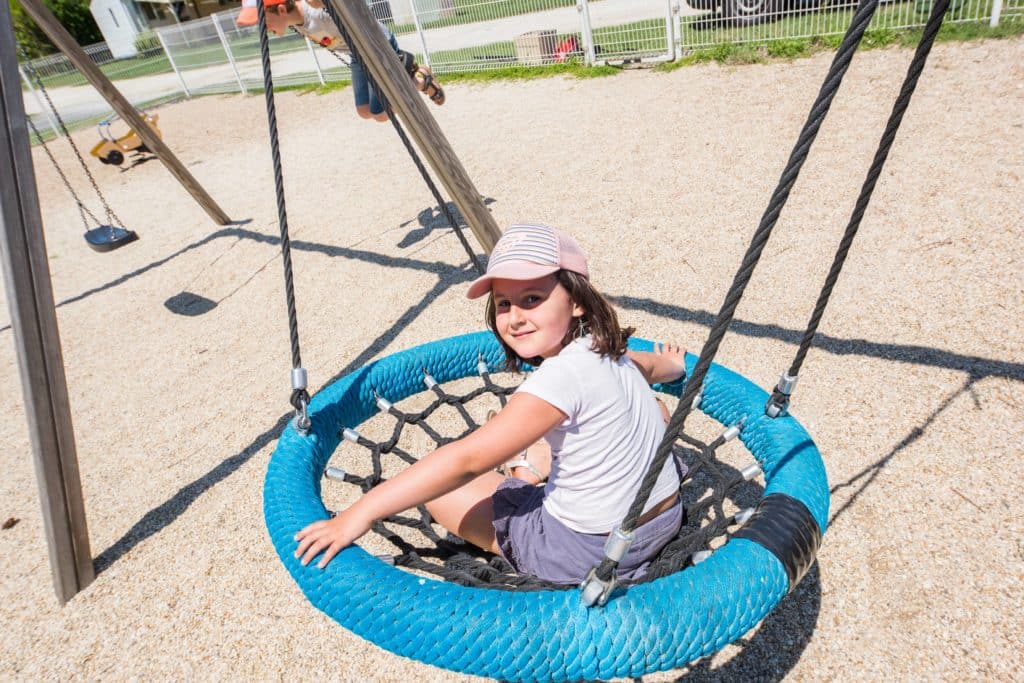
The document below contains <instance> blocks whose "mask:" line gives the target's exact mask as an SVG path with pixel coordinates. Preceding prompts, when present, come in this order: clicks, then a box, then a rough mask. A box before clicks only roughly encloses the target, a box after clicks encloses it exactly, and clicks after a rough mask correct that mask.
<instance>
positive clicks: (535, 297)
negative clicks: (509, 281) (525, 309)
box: [526, 294, 540, 304]
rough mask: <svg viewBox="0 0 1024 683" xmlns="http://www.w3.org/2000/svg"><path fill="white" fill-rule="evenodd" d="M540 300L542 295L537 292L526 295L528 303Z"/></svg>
mask: <svg viewBox="0 0 1024 683" xmlns="http://www.w3.org/2000/svg"><path fill="white" fill-rule="evenodd" d="M538 301H540V297H539V296H538V295H536V294H530V295H528V296H527V297H526V303H528V304H535V303H537V302H538Z"/></svg>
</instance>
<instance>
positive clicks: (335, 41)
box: [295, 4, 350, 52]
mask: <svg viewBox="0 0 1024 683" xmlns="http://www.w3.org/2000/svg"><path fill="white" fill-rule="evenodd" d="M302 14H303V17H304V18H305V22H304V23H303V24H302V26H296V27H295V30H296V31H298V32H299V33H301V34H302V35H304V36H305V37H307V38H309V39H310V40H312V41H313V42H314V43H316V44H317V45H320V46H321V47H326V48H327V49H328V50H330V51H331V52H350V50H349V48H348V45H346V44H345V41H344V40H342V39H341V32H340V31H338V27H337V26H336V25H335V23H334V20H333V19H331V15H330V14H328V13H327V10H326V9H324V8H322V7H310V6H309V5H308V4H306V5H305V6H304V7H303V11H302Z"/></svg>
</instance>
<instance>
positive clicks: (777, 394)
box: [764, 372, 798, 418]
mask: <svg viewBox="0 0 1024 683" xmlns="http://www.w3.org/2000/svg"><path fill="white" fill-rule="evenodd" d="M797 379H798V378H797V377H795V376H792V375H789V374H788V373H785V372H784V373H782V376H781V377H779V383H778V384H777V385H776V386H775V390H774V391H772V395H771V396H770V397H769V398H768V403H766V404H765V406H764V414H765V415H767V416H768V417H773V418H774V417H785V415H786V413H787V411H788V409H789V395H790V394H792V393H793V388H794V387H796V380H797Z"/></svg>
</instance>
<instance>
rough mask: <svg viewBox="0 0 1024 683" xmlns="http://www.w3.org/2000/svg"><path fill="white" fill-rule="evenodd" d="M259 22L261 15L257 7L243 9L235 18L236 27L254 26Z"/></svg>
mask: <svg viewBox="0 0 1024 683" xmlns="http://www.w3.org/2000/svg"><path fill="white" fill-rule="evenodd" d="M259 21H260V15H259V13H258V10H257V9H256V8H255V7H243V8H242V11H241V12H239V13H238V16H237V17H236V18H235V26H252V25H254V24H258V23H259Z"/></svg>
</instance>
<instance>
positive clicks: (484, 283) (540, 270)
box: [466, 262, 560, 299]
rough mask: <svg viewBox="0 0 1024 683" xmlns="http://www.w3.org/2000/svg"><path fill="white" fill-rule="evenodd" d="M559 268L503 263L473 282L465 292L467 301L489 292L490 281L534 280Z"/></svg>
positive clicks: (532, 264)
mask: <svg viewBox="0 0 1024 683" xmlns="http://www.w3.org/2000/svg"><path fill="white" fill-rule="evenodd" d="M559 270H560V268H559V266H551V265H543V264H540V263H523V262H515V263H503V264H501V265H499V266H497V267H495V268H488V269H487V274H486V275H481V276H480V277H478V278H477V279H475V280H473V284H471V285H470V286H469V291H468V292H466V298H467V299H478V298H480V297H482V296H483V295H484V294H487V292H489V291H491V281H492V280H534V279H536V278H539V277H544V276H545V275H551V273H555V272H558V271H559Z"/></svg>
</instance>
